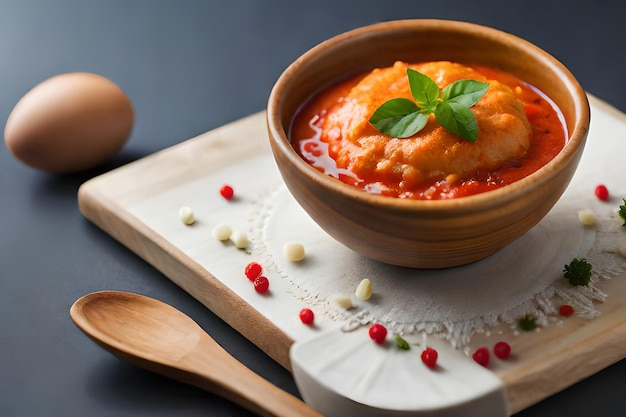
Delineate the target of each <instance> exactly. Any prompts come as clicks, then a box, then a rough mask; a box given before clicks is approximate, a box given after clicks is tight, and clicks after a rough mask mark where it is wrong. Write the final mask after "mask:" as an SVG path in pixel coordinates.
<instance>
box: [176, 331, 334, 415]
mask: <svg viewBox="0 0 626 417" xmlns="http://www.w3.org/2000/svg"><path fill="white" fill-rule="evenodd" d="M209 346H210V348H208V347H209ZM196 353H197V354H195V355H187V356H186V357H185V358H183V359H181V362H182V361H184V362H185V363H181V364H180V365H181V366H180V367H179V369H187V370H188V372H185V374H186V375H178V376H174V375H171V369H170V370H169V371H168V373H169V376H174V377H176V378H177V379H179V380H182V381H184V382H187V383H189V384H192V385H195V386H197V387H199V388H202V389H206V390H208V391H211V392H213V393H216V394H219V395H220V396H223V397H224V398H227V399H229V400H231V401H233V402H234V403H236V404H239V405H241V406H242V407H244V408H246V409H248V410H250V411H252V412H254V413H256V414H259V415H260V416H264V417H323V415H322V414H321V413H319V412H318V411H316V410H314V409H313V408H312V407H310V406H309V405H307V404H306V403H304V402H303V401H301V400H300V399H298V398H296V397H295V396H293V395H291V394H289V393H288V392H286V391H283V390H281V389H280V388H278V387H277V386H275V385H273V384H272V383H271V382H269V381H267V380H266V379H264V378H263V377H261V376H260V375H258V374H256V373H255V372H254V371H252V370H250V369H249V368H247V367H246V366H245V365H243V364H242V363H241V362H239V361H238V360H237V359H235V358H234V357H232V356H231V355H230V354H229V353H228V352H227V351H226V350H224V349H223V348H222V347H221V346H220V345H219V344H218V343H217V342H215V340H213V339H212V338H211V337H210V336H208V335H206V334H203V335H202V337H201V340H200V341H199V343H198V346H197V349H196ZM204 370H206V371H204ZM216 375H219V376H216Z"/></svg>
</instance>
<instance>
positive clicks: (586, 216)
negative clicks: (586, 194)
mask: <svg viewBox="0 0 626 417" xmlns="http://www.w3.org/2000/svg"><path fill="white" fill-rule="evenodd" d="M578 220H579V221H580V222H581V223H582V224H583V225H585V226H591V225H593V224H594V223H595V222H596V213H594V212H593V210H590V209H584V210H580V211H579V212H578Z"/></svg>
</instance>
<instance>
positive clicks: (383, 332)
mask: <svg viewBox="0 0 626 417" xmlns="http://www.w3.org/2000/svg"><path fill="white" fill-rule="evenodd" d="M369 335H370V337H371V338H372V340H373V341H374V342H376V343H378V344H379V345H382V344H383V343H385V339H386V338H387V328H386V327H385V326H383V325H382V324H379V323H375V324H372V327H370V330H369Z"/></svg>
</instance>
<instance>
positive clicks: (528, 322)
mask: <svg viewBox="0 0 626 417" xmlns="http://www.w3.org/2000/svg"><path fill="white" fill-rule="evenodd" d="M517 325H518V326H519V328H520V329H522V330H524V331H526V332H529V331H531V330H534V329H536V328H537V319H536V318H535V316H533V315H531V314H526V315H525V316H524V317H522V318H521V319H519V320H518V321H517Z"/></svg>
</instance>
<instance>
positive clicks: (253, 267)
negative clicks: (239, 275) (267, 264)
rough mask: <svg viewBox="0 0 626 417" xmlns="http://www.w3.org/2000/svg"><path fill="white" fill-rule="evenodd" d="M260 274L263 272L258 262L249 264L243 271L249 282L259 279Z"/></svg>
mask: <svg viewBox="0 0 626 417" xmlns="http://www.w3.org/2000/svg"><path fill="white" fill-rule="evenodd" d="M261 272H263V267H262V266H261V265H260V264H259V263H258V262H250V263H249V264H248V265H246V267H245V269H244V270H243V273H244V274H246V277H247V278H248V279H249V280H250V281H254V280H255V279H256V278H257V277H259V276H260V275H261Z"/></svg>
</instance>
